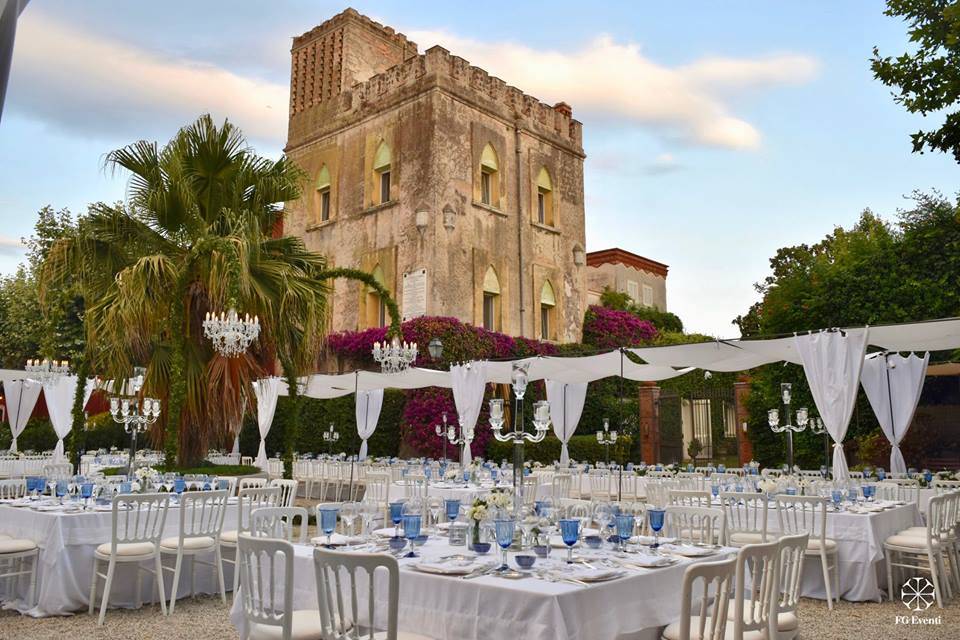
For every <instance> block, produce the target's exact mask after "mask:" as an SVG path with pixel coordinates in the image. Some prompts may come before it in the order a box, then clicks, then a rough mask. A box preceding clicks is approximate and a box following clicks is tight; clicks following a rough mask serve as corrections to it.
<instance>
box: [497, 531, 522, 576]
mask: <svg viewBox="0 0 960 640" xmlns="http://www.w3.org/2000/svg"><path fill="white" fill-rule="evenodd" d="M493 526H494V529H495V530H496V533H497V544H498V545H500V549H501V550H502V552H501V553H502V555H501V559H502V562H501V564H500V568H499V569H497V570H498V571H507V570H508V567H507V549H508V548H509V547H510V545H511V544H513V532H514V529H516V526H517V523H516V522H515V521H513V520H494V522H493Z"/></svg>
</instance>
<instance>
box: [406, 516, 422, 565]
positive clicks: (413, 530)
mask: <svg viewBox="0 0 960 640" xmlns="http://www.w3.org/2000/svg"><path fill="white" fill-rule="evenodd" d="M419 535H420V514H407V515H405V516H403V537H404V538H406V539H407V541H408V542H409V543H410V552H409V553H407V554H406V555H405V556H403V557H404V558H416V557H417V553H416V551H414V549H415V548H416V547H415V546H414V543H413V541H414V540H415V539H416V538H417V536H419Z"/></svg>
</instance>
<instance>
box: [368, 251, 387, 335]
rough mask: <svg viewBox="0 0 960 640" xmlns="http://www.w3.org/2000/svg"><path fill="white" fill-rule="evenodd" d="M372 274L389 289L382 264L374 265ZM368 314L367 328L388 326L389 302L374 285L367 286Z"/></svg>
mask: <svg viewBox="0 0 960 640" xmlns="http://www.w3.org/2000/svg"><path fill="white" fill-rule="evenodd" d="M372 275H373V279H374V280H376V281H377V282H379V283H380V285H381V286H382V287H383V288H384V289H387V284H386V278H384V276H383V269H382V268H381V267H380V265H377V266H376V267H374V269H373V273H372ZM366 316H367V317H366V326H367V328H370V327H385V326H387V303H386V302H385V301H384V299H383V298H382V297H381V296H380V294H379V293H377V290H376V289H373V288H372V287H367V308H366Z"/></svg>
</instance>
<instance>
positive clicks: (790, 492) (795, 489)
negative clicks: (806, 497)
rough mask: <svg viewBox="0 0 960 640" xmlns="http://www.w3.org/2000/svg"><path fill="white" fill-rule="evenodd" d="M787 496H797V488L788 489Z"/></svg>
mask: <svg viewBox="0 0 960 640" xmlns="http://www.w3.org/2000/svg"><path fill="white" fill-rule="evenodd" d="M787 495H788V496H795V495H797V488H796V487H787Z"/></svg>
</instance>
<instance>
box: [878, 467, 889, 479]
mask: <svg viewBox="0 0 960 640" xmlns="http://www.w3.org/2000/svg"><path fill="white" fill-rule="evenodd" d="M886 478H887V472H886V471H884V470H883V469H877V480H879V481H880V482H883V481H884V480H885V479H886Z"/></svg>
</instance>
